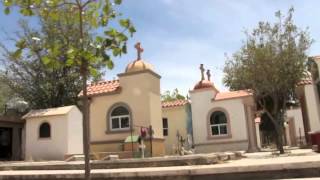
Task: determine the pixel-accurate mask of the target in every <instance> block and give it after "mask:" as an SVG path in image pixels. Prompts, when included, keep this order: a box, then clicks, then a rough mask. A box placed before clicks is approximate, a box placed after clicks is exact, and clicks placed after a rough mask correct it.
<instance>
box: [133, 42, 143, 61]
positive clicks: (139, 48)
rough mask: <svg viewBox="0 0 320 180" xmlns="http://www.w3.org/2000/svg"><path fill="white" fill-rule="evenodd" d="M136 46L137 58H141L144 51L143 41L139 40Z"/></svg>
mask: <svg viewBox="0 0 320 180" xmlns="http://www.w3.org/2000/svg"><path fill="white" fill-rule="evenodd" d="M134 48H136V49H137V56H138V57H137V60H140V59H141V53H142V52H143V48H142V47H141V43H140V42H137V44H136V45H135V46H134Z"/></svg>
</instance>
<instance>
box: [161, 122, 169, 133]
mask: <svg viewBox="0 0 320 180" xmlns="http://www.w3.org/2000/svg"><path fill="white" fill-rule="evenodd" d="M162 125H163V136H168V118H162Z"/></svg>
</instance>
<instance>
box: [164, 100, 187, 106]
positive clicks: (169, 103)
mask: <svg viewBox="0 0 320 180" xmlns="http://www.w3.org/2000/svg"><path fill="white" fill-rule="evenodd" d="M161 103H162V108H170V107H178V106H184V105H186V104H187V103H188V100H175V101H162V102H161Z"/></svg>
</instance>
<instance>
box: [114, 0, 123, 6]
mask: <svg viewBox="0 0 320 180" xmlns="http://www.w3.org/2000/svg"><path fill="white" fill-rule="evenodd" d="M114 3H115V4H117V5H120V4H121V3H122V0H114Z"/></svg>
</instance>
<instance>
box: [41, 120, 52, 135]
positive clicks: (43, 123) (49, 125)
mask: <svg viewBox="0 0 320 180" xmlns="http://www.w3.org/2000/svg"><path fill="white" fill-rule="evenodd" d="M45 124H47V125H48V127H49V136H46V137H43V136H41V127H42V126H43V125H45ZM51 137H52V133H51V124H50V123H49V122H47V121H45V122H42V123H41V124H40V125H39V129H38V138H39V139H51Z"/></svg>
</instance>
